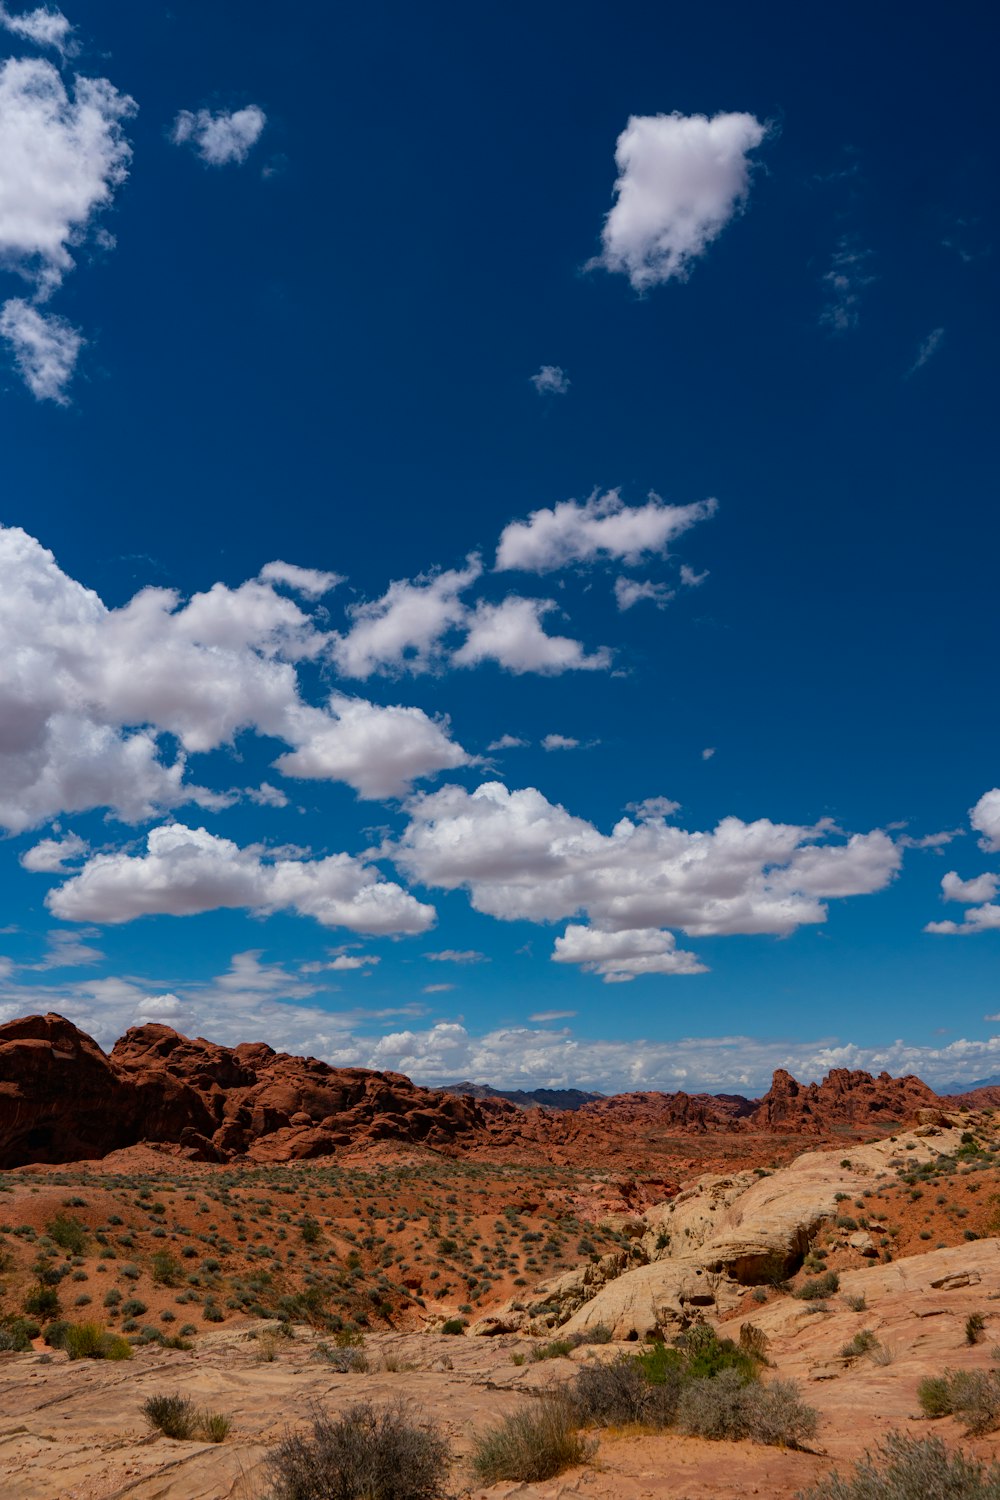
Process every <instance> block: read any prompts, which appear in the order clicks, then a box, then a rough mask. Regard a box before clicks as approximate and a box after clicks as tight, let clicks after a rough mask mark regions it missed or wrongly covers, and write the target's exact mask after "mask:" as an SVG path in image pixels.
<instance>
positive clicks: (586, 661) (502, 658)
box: [451, 594, 611, 675]
mask: <svg viewBox="0 0 1000 1500" xmlns="http://www.w3.org/2000/svg"><path fill="white" fill-rule="evenodd" d="M556 608H557V605H556V602H555V600H554V599H525V598H522V597H521V596H520V595H517V594H510V595H508V597H507V598H506V599H504V600H503V602H502V603H501V604H487V603H485V602H484V601H483V600H480V601H479V603H478V604H477V605H476V608H475V612H474V613H473V614H472V615H471V616H470V619H469V633H468V635H467V636H466V638H465V642H464V644H463V645H461V646H460V647H459V649H458V650H457V651H456V652H455V653H454V655H453V656H452V658H451V660H452V663H453V665H454V666H456V667H476V666H479V665H480V664H481V663H482V662H484V661H495V662H496V663H497V664H498V665H499V666H501V667H506V669H507V671H508V672H514V673H516V674H520V673H523V672H541V673H550V674H552V675H555V674H557V673H560V672H598V671H604V670H605V668H607V667H609V666H610V665H611V652H610V651H609V650H608V649H607V647H606V646H601V647H599V648H598V649H597V650H596V651H595V652H594V653H593V654H592V655H591V656H588V655H587V653H586V651H585V649H584V647H583V646H582V645H581V643H580V642H579V641H574V640H571V639H570V638H569V636H565V635H547V634H546V632H545V630H544V629H543V628H542V620H543V618H544V616H545V615H547V614H549V613H550V612H551V611H552V610H554V609H556Z"/></svg>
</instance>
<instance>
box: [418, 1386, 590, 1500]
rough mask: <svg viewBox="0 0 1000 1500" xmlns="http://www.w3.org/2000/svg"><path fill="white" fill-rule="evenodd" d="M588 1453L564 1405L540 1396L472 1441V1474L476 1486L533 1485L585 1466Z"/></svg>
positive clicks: (554, 1398)
mask: <svg viewBox="0 0 1000 1500" xmlns="http://www.w3.org/2000/svg"><path fill="white" fill-rule="evenodd" d="M589 1452H590V1448H589V1445H588V1444H587V1443H586V1442H585V1441H584V1439H583V1438H582V1437H581V1436H580V1432H579V1420H578V1417H577V1415H576V1413H575V1412H574V1410H573V1408H572V1406H571V1405H570V1403H569V1402H567V1401H564V1400H562V1399H560V1398H559V1397H557V1396H544V1397H542V1399H541V1400H539V1401H537V1402H533V1403H532V1404H531V1406H526V1407H524V1408H523V1409H522V1410H521V1411H516V1412H513V1413H512V1414H511V1415H510V1416H509V1417H504V1418H503V1420H502V1421H500V1422H497V1423H496V1424H495V1425H494V1426H493V1427H489V1428H487V1430H486V1431H485V1432H483V1433H480V1434H479V1435H478V1436H477V1437H476V1438H475V1439H474V1440H473V1446H472V1460H471V1461H472V1471H473V1473H474V1474H475V1476H476V1478H477V1479H478V1480H479V1482H480V1484H499V1483H501V1482H502V1481H504V1480H507V1481H510V1482H515V1483H523V1484H537V1483H540V1482H541V1481H543V1480H546V1479H554V1478H555V1476H556V1475H557V1474H561V1473H562V1472H563V1470H564V1469H570V1468H572V1467H573V1466H574V1465H575V1464H580V1463H583V1462H585V1460H586V1459H587V1457H588V1456H589ZM393 1500H395V1496H393Z"/></svg>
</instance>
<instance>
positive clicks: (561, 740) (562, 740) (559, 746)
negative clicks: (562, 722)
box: [542, 734, 580, 750]
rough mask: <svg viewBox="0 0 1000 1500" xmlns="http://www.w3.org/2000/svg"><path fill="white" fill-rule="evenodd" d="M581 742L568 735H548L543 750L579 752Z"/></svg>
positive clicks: (543, 743) (543, 742)
mask: <svg viewBox="0 0 1000 1500" xmlns="http://www.w3.org/2000/svg"><path fill="white" fill-rule="evenodd" d="M579 748H580V741H579V740H575V739H573V738H572V736H571V735H568V734H547V735H546V736H545V738H544V739H543V740H542V749H543V750H579Z"/></svg>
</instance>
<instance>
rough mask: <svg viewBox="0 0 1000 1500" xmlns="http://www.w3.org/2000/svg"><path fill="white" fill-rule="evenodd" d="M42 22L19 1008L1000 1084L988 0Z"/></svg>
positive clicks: (16, 685)
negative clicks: (831, 11)
mask: <svg viewBox="0 0 1000 1500" xmlns="http://www.w3.org/2000/svg"><path fill="white" fill-rule="evenodd" d="M123 12H124V13H123ZM0 28H2V29H0V40H2V43H3V46H4V60H3V61H2V63H0V68H2V71H0V335H2V362H0V441H2V445H3V454H4V461H5V469H6V474H5V483H4V486H3V505H2V511H0V521H2V523H3V526H4V528H5V529H4V530H3V531H0V823H2V827H3V830H4V832H5V834H6V837H5V839H4V841H3V842H2V844H0V885H2V891H3V908H2V925H3V927H4V929H5V930H4V932H3V934H2V936H0V1015H2V1016H3V1017H4V1018H10V1017H13V1016H16V1015H20V1014H24V1013H26V1012H28V1011H31V1010H45V1009H55V1010H58V1011H60V1012H62V1013H63V1014H66V1015H68V1016H70V1017H71V1018H73V1019H74V1020H76V1021H78V1022H79V1024H81V1025H83V1026H85V1027H86V1028H87V1029H88V1030H90V1031H91V1032H92V1033H93V1034H95V1035H97V1036H98V1037H99V1039H100V1040H101V1041H102V1043H104V1044H106V1045H109V1044H110V1043H111V1042H112V1041H113V1040H114V1038H115V1037H116V1036H117V1035H119V1034H120V1033H121V1032H122V1031H123V1030H124V1029H125V1028H126V1027H127V1026H129V1025H132V1024H136V1023H138V1022H141V1021H146V1020H160V1021H164V1022H166V1023H168V1024H171V1025H176V1026H177V1027H178V1029H180V1030H184V1031H188V1032H194V1033H200V1034H205V1035H209V1036H212V1037H214V1038H216V1039H218V1040H221V1041H226V1042H237V1041H241V1040H251V1039H257V1038H261V1039H264V1040H267V1041H269V1042H271V1043H272V1045H275V1046H278V1047H286V1048H290V1049H292V1050H304V1051H309V1052H312V1053H315V1054H316V1055H319V1056H323V1057H326V1058H328V1059H329V1060H331V1061H334V1062H343V1063H352V1064H354V1063H358V1064H364V1065H371V1066H379V1067H392V1068H399V1069H401V1070H402V1071H405V1072H408V1073H410V1074H412V1075H413V1076H414V1077H416V1078H418V1079H420V1080H423V1081H432V1082H437V1081H447V1080H457V1079H459V1078H465V1077H473V1078H476V1079H480V1080H483V1081H491V1082H494V1083H497V1084H502V1083H513V1084H535V1085H541V1084H578V1085H581V1086H589V1087H596V1088H602V1089H606V1090H612V1089H618V1088H624V1087H660V1088H667V1089H672V1088H677V1087H689V1088H699V1087H703V1086H704V1087H709V1088H732V1087H737V1088H743V1089H745V1090H747V1091H751V1092H753V1091H755V1090H756V1089H758V1088H760V1087H762V1086H765V1085H766V1083H767V1080H768V1077H769V1075H770V1072H771V1070H772V1068H773V1067H775V1066H779V1065H780V1066H786V1067H789V1068H790V1069H791V1070H792V1071H793V1072H795V1073H797V1074H798V1075H799V1076H801V1077H814V1076H819V1075H821V1074H822V1073H823V1072H824V1071H825V1070H826V1069H827V1068H828V1067H830V1066H833V1065H850V1066H863V1067H874V1068H880V1067H883V1066H885V1067H888V1068H889V1069H890V1070H892V1071H895V1072H899V1071H916V1072H920V1073H921V1074H923V1076H925V1077H927V1078H928V1080H929V1081H931V1082H945V1081H950V1080H952V1079H963V1078H964V1079H971V1078H975V1077H980V1076H983V1075H985V1074H989V1073H993V1072H996V1071H998V1068H997V1062H998V1059H1000V1023H995V1022H994V1020H993V1019H992V1018H993V1017H994V1016H995V1014H996V1013H997V1012H1000V983H998V944H1000V902H998V901H997V899H996V897H997V893H998V890H1000V791H996V790H994V789H995V788H996V787H997V783H998V780H1000V768H998V765H997V718H998V715H997V694H996V686H995V681H994V677H995V669H992V668H991V666H990V663H991V662H994V661H995V657H996V636H997V625H996V605H995V597H996V584H995V580H996V556H997V543H998V523H997V519H996V473H995V470H996V459H995V444H994V443H993V441H992V440H991V436H990V435H989V426H988V422H989V417H991V416H992V415H993V411H992V407H993V401H992V400H991V397H992V393H993V390H994V389H995V375H994V365H995V355H994V345H995V328H996V311H997V307H996V303H997V298H996V282H995V264H996V260H995V257H996V254H997V247H998V235H1000V226H998V223H997V204H996V196H995V188H994V187H993V185H992V183H993V180H994V179H995V161H994V160H993V152H992V151H991V143H992V137H993V134H994V132H993V129H992V116H991V112H990V109H989V103H988V101H989V99H990V94H991V84H992V77H991V75H990V73H989V71H988V70H989V68H990V62H989V59H990V57H991V55H992V54H993V46H994V45H995V41H996V36H995V21H994V19H993V17H992V15H991V14H990V13H989V12H988V11H987V8H986V7H983V6H972V5H964V6H959V7H957V8H955V9H953V10H952V11H950V12H949V15H948V17H947V18H946V19H942V17H941V13H940V11H939V10H934V11H932V10H931V8H930V7H916V8H914V9H913V10H912V11H911V12H910V13H908V19H907V26H906V28H905V29H902V28H900V27H898V25H897V24H896V23H895V21H894V18H893V16H892V15H891V14H890V13H889V12H888V11H885V12H884V14H883V15H881V16H879V15H876V16H875V17H874V18H873V17H872V15H871V13H870V12H869V11H868V10H862V8H861V7H860V6H857V5H854V6H848V7H846V9H842V10H841V11H840V12H838V16H837V21H836V25H835V26H834V27H831V28H826V27H820V25H819V23H818V22H817V20H816V18H814V17H808V16H806V15H805V14H804V13H803V12H802V10H801V8H800V7H792V6H784V5H776V6H772V7H771V8H770V9H769V11H768V12H767V14H766V15H765V16H763V17H761V16H760V15H750V14H749V13H747V12H746V11H745V10H743V9H742V8H738V7H735V6H732V7H723V9H722V11H721V12H720V11H719V10H718V9H716V10H715V11H713V12H712V14H711V15H710V16H709V15H705V16H703V17H702V16H698V15H693V14H690V13H689V12H688V10H687V9H682V8H676V9H674V10H665V9H664V8H663V7H662V6H653V5H645V6H644V5H640V6H639V7H638V8H636V9H634V10H633V12H632V13H630V17H629V20H628V24H627V26H626V25H625V24H624V23H623V21H622V18H621V15H620V14H619V13H618V12H615V11H613V10H612V9H611V8H610V7H608V6H606V5H596V4H582V5H577V6H574V7H572V10H570V9H568V8H566V7H557V6H548V7H541V8H539V7H531V8H529V7H527V6H520V5H507V6H504V7H487V6H483V7H475V8H473V9H472V10H469V9H468V8H466V7H456V6H452V5H431V6H429V7H423V8H421V9H420V10H419V11H415V10H414V9H413V8H412V7H405V6H400V5H395V4H382V5H376V6H371V7H365V8H364V11H363V13H362V12H361V11H359V10H357V8H355V9H354V10H353V11H350V12H348V11H347V10H344V8H319V9H318V10H317V13H316V14H315V15H309V16H308V17H307V18H306V19H305V20H304V21H299V22H295V21H293V20H292V19H291V18H290V17H289V16H288V15H278V14H276V13H275V12H274V9H273V7H270V6H264V5H257V4H254V3H243V4H240V5H238V6H237V5H236V4H235V3H222V0H211V3H202V4H199V5H197V6H196V5H194V4H193V3H192V0H177V3H174V4H172V5H171V6H170V7H169V8H162V9H161V8H160V7H158V6H154V5H149V6H145V5H144V6H141V7H139V6H136V7H129V8H123V7H120V6H115V5H111V4H109V3H92V4H90V5H87V6H83V5H81V6H80V7H79V8H78V9H76V8H72V7H70V8H67V10H66V13H65V15H63V13H62V12H60V11H57V10H56V9H55V7H54V6H49V7H42V8H39V9H32V8H30V7H24V6H23V5H14V4H13V3H10V4H7V5H5V6H3V7H0ZM991 44H992V45H991ZM278 564H283V565H285V566H281V567H279V566H277V565H278ZM513 741H517V742H520V743H516V744H515V743H512V742H513ZM928 928H930V929H931V930H928Z"/></svg>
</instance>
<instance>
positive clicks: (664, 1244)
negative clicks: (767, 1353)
mask: <svg viewBox="0 0 1000 1500" xmlns="http://www.w3.org/2000/svg"><path fill="white" fill-rule="evenodd" d="M961 1134H962V1133H961V1128H960V1127H958V1126H951V1125H948V1126H946V1127H942V1126H939V1125H936V1124H925V1125H923V1126H921V1127H919V1128H918V1129H917V1130H915V1131H913V1132H911V1133H908V1134H905V1135H901V1136H900V1137H898V1139H896V1140H888V1139H886V1140H881V1141H876V1142H874V1143H872V1144H869V1145H866V1146H852V1147H851V1153H850V1157H849V1158H848V1157H842V1156H841V1155H840V1152H839V1150H838V1151H809V1152H806V1153H805V1154H804V1155H802V1156H799V1157H797V1158H796V1159H795V1160H794V1161H793V1162H792V1163H791V1164H790V1165H789V1166H787V1167H784V1168H782V1169H781V1170H779V1171H777V1172H774V1173H773V1174H772V1173H765V1174H764V1175H759V1174H758V1173H757V1172H737V1173H733V1174H730V1175H729V1176H719V1175H716V1174H710V1175H707V1176H705V1177H702V1178H700V1179H699V1180H698V1181H697V1182H696V1183H694V1184H692V1186H691V1187H690V1188H688V1189H686V1190H685V1191H684V1192H681V1193H679V1194H678V1195H677V1196H676V1198H674V1199H673V1200H672V1201H671V1202H669V1203H662V1204H658V1205H656V1206H655V1207H654V1208H652V1209H650V1210H648V1211H647V1212H646V1213H645V1214H644V1215H642V1216H641V1219H640V1223H641V1231H642V1232H641V1233H638V1234H633V1236H632V1237H631V1241H630V1244H629V1247H628V1248H627V1249H624V1248H623V1250H622V1251H620V1252H616V1254H615V1255H612V1256H605V1257H603V1259H602V1260H600V1261H597V1262H595V1263H594V1264H592V1265H590V1266H581V1267H579V1268H578V1269H577V1270H575V1271H570V1272H568V1273H566V1274H565V1275H563V1276H560V1277H557V1278H555V1279H553V1280H551V1281H547V1282H542V1283H541V1284H540V1285H539V1286H537V1287H536V1288H535V1289H534V1292H533V1294H532V1299H531V1301H530V1302H529V1303H527V1304H525V1303H510V1304H508V1305H507V1306H506V1307H504V1308H501V1309H499V1310H498V1311H497V1312H495V1313H493V1314H492V1315H491V1316H490V1317H489V1318H485V1319H483V1320H481V1322H480V1323H478V1324H476V1325H475V1326H474V1327H473V1329H472V1332H473V1333H479V1334H484V1335H490V1334H494V1333H499V1332H510V1331H515V1330H518V1329H523V1330H525V1331H528V1332H532V1333H545V1332H549V1331H551V1330H552V1329H555V1328H559V1329H565V1331H566V1332H567V1333H585V1332H588V1331H591V1330H593V1329H595V1328H597V1327H605V1328H608V1329H610V1330H611V1333H612V1335H613V1337H614V1338H616V1339H644V1338H648V1337H664V1336H665V1337H670V1336H672V1335H673V1334H676V1333H677V1332H679V1331H680V1330H681V1329H683V1328H684V1327H686V1326H687V1325H688V1324H690V1323H691V1322H692V1321H694V1320H695V1319H697V1318H699V1317H702V1316H705V1315H706V1314H710V1313H711V1314H717V1313H725V1312H727V1311H729V1310H730V1309H732V1308H733V1307H735V1306H737V1304H738V1303H739V1301H740V1299H741V1297H742V1296H743V1293H744V1291H745V1289H746V1288H747V1287H748V1286H757V1285H761V1284H762V1283H766V1282H769V1281H772V1280H775V1279H778V1278H781V1277H784V1276H786V1275H789V1274H791V1273H792V1272H794V1271H795V1270H797V1269H798V1267H799V1266H800V1265H801V1264H802V1261H803V1259H804V1257H805V1255H806V1253H807V1252H808V1250H809V1247H810V1244H811V1242H812V1240H813V1239H814V1237H815V1235H816V1234H817V1232H818V1230H819V1229H820V1227H821V1226H822V1225H823V1224H825V1223H827V1222H829V1221H831V1220H833V1219H835V1218H836V1216H837V1212H838V1205H839V1202H840V1201H841V1200H842V1199H843V1197H844V1196H845V1195H846V1196H848V1197H851V1198H854V1197H856V1196H858V1195H859V1194H860V1193H862V1192H863V1191H864V1190H865V1188H867V1187H869V1186H870V1185H871V1183H872V1182H873V1181H874V1180H875V1179H876V1178H877V1177H879V1176H880V1175H882V1174H887V1173H888V1171H889V1169H890V1162H891V1161H892V1160H896V1159H898V1158H897V1153H900V1152H902V1151H905V1152H906V1160H907V1162H908V1163H912V1164H913V1165H917V1164H918V1163H920V1162H922V1161H926V1160H929V1159H931V1158H933V1157H936V1156H942V1155H949V1156H950V1155H954V1153H955V1151H957V1149H958V1147H959V1145H960V1143H961ZM865 1240H866V1241H867V1243H864V1244H858V1245H856V1246H855V1247H854V1248H855V1249H856V1250H857V1253H858V1254H859V1255H862V1256H867V1255H868V1253H869V1250H870V1248H871V1246H870V1241H869V1240H868V1236H865ZM844 1243H845V1244H847V1243H849V1242H848V1241H847V1240H846V1239H845V1241H844Z"/></svg>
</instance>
